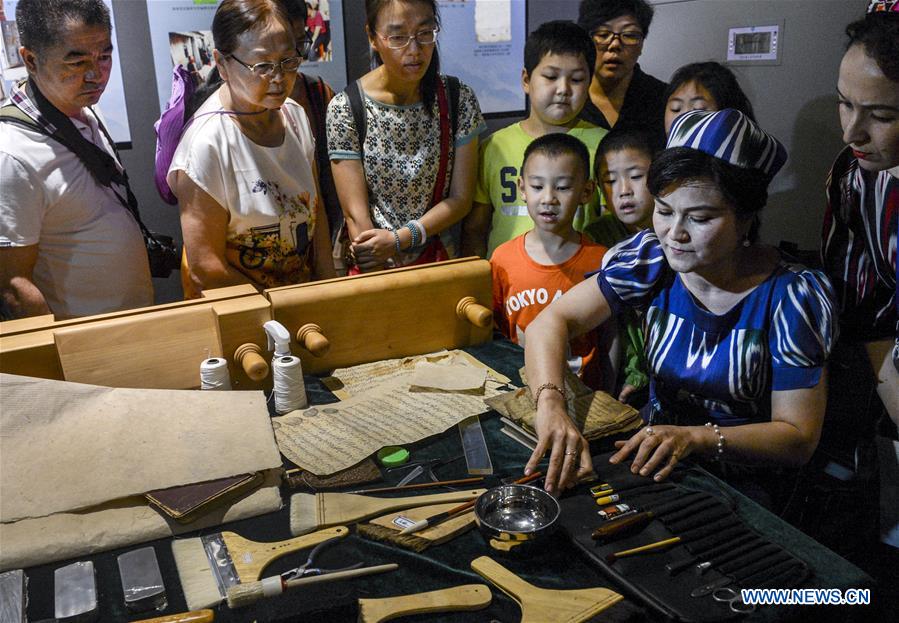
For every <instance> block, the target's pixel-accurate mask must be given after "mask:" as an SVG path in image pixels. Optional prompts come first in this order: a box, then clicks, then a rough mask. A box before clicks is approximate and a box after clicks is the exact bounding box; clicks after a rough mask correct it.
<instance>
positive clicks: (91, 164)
mask: <svg viewBox="0 0 899 623" xmlns="http://www.w3.org/2000/svg"><path fill="white" fill-rule="evenodd" d="M25 95H26V96H27V98H28V100H29V101H30V103H31V104H32V105H33V107H34V108H36V113H37V114H39V115H40V117H43V118H37V119H35V118H34V116H33V115H32V114H29V113H28V112H26V111H25V110H23V108H22V107H21V106H17V105H16V104H15V103H10V104H7V105H6V106H4V107H3V108H2V109H0V121H7V122H12V123H15V124H17V125H20V126H24V127H26V128H28V129H31V130H34V131H36V132H40V133H41V134H44V135H45V136H49V137H50V138H53V139H55V140H56V141H57V142H59V143H60V144H61V145H63V146H64V147H65V148H66V149H68V150H69V151H71V152H72V153H73V154H75V155H76V156H78V159H79V160H81V163H82V164H83V165H84V166H85V168H86V169H87V170H88V171H90V173H91V175H92V176H93V177H94V179H95V180H96V181H97V183H98V184H100V185H101V186H106V187H107V188H109V189H110V190H111V191H112V192H113V194H114V195H115V196H116V198H117V199H118V200H119V203H121V204H122V206H124V208H125V209H126V210H128V211H129V212H130V213H131V216H133V217H134V220H135V221H137V225H138V227H139V228H140V231H141V233H142V234H143V236H144V238H145V239H147V240H153V239H154V238H153V234H151V233H150V231H149V230H148V229H147V227H146V226H145V225H144V223H143V221H142V220H141V218H140V211H139V209H138V206H137V197H135V196H134V193H133V192H132V191H131V185H130V184H129V183H128V174H127V173H126V172H125V170H124V167H122V168H121V169H119V165H118V162H117V161H116V159H115V158H113V157H112V156H110V155H109V154H108V153H107V152H106V151H105V150H103V149H101V148H100V147H99V146H98V145H95V144H94V143H92V142H91V141H89V140H87V139H86V138H84V136H83V135H82V134H81V132H79V131H78V128H76V127H75V124H74V123H72V120H71V119H69V118H68V117H67V116H66V115H64V114H63V113H62V112H61V111H60V110H59V109H58V108H56V107H55V106H54V105H53V104H51V103H50V102H49V101H48V100H47V98H45V97H44V95H43V93H41V92H40V90H39V89H38V88H37V86H36V85H34V84H33V82H32V81H31V80H28V81H27V82H26V83H25ZM14 101H15V100H14ZM90 111H91V114H93V115H94V118H95V119H96V121H97V126H98V127H99V128H100V131H101V132H103V135H104V136H105V137H106V140H107V141H108V142H109V144H110V145H111V146H112V149H113V151H114V152H115V154H116V157H117V158H118V156H119V152H118V150H117V149H116V147H115V142H114V141H113V140H112V137H111V136H110V135H109V132H108V131H107V130H106V126H104V125H103V122H102V121H100V117H99V116H98V115H97V113H95V112H94V110H93V109H92V108H90ZM114 184H115V186H119V187H120V188H124V190H125V196H124V197H123V196H122V193H121V192H119V190H117V189H116V187H115V186H114Z"/></svg>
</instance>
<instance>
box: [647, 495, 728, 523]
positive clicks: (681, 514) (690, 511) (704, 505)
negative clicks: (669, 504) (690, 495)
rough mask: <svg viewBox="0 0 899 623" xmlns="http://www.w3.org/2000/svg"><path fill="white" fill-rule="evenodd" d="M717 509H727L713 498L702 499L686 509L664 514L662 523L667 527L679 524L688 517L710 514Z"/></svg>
mask: <svg viewBox="0 0 899 623" xmlns="http://www.w3.org/2000/svg"><path fill="white" fill-rule="evenodd" d="M715 508H726V507H724V506H722V504H721V502H719V501H718V500H715V499H712V498H700V499H698V500H696V501H695V502H693V503H692V504H691V505H690V506H687V507H685V508H681V509H677V510H672V511H669V512H666V513H664V514H663V519H662V521H663V522H664V523H665V525H668V524H672V523H677V522H679V521H681V520H683V519H686V518H687V517H692V516H693V515H696V514H697V513H703V512H710V511H711V510H714V509H715Z"/></svg>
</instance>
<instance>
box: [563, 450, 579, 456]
mask: <svg viewBox="0 0 899 623" xmlns="http://www.w3.org/2000/svg"><path fill="white" fill-rule="evenodd" d="M575 454H577V450H565V456H573V455H575Z"/></svg>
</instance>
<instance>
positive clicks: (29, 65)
mask: <svg viewBox="0 0 899 623" xmlns="http://www.w3.org/2000/svg"><path fill="white" fill-rule="evenodd" d="M16 22H17V26H18V29H19V39H20V41H21V43H22V47H21V48H20V52H19V53H20V54H21V56H22V59H23V60H24V62H25V67H26V69H27V70H28V79H27V80H26V81H25V82H23V83H22V84H20V85H18V86H17V87H16V88H15V89H14V90H13V93H12V97H11V101H10V103H9V106H8V107H7V108H6V110H5V111H4V113H5V114H6V115H9V116H13V115H16V119H15V120H13V119H8V118H7V119H5V120H4V123H0V293H2V297H3V298H2V305H3V307H4V314H5V315H6V316H7V317H9V316H12V317H24V316H34V315H40V314H48V313H51V312H52V313H53V314H55V315H56V317H57V319H62V318H69V317H72V316H85V315H91V314H99V313H104V312H111V311H117V310H121V309H127V308H132V307H143V306H146V305H152V303H153V285H152V282H151V280H150V270H149V266H148V261H147V251H146V247H145V244H144V239H143V236H142V235H141V231H140V228H139V226H138V223H137V221H136V220H135V218H134V216H132V214H131V212H130V211H129V209H128V207H127V206H126V205H123V204H124V203H125V202H124V200H122V199H121V198H123V197H126V196H128V191H127V188H126V187H125V186H124V180H123V177H122V176H123V174H124V169H123V168H122V165H121V163H120V162H119V161H118V157H117V155H116V153H115V150H114V148H113V144H112V140H111V139H110V137H109V135H108V134H107V133H106V130H105V128H104V127H103V125H102V123H101V121H100V118H99V117H98V116H97V113H96V110H95V109H94V108H92V107H93V106H94V105H95V104H96V103H97V101H98V100H99V99H100V96H101V95H102V94H103V91H104V89H105V88H106V83H107V81H108V80H109V73H110V70H111V68H112V40H111V38H110V35H111V30H112V29H111V23H110V18H109V11H108V10H107V9H106V6H105V5H104V4H103V2H102V0H20V2H19V4H18V7H17V9H16ZM51 135H52V136H51ZM76 150H77V151H76ZM79 154H80V155H79ZM88 157H90V159H91V162H92V165H91V169H90V170H89V169H88V166H87V165H86V164H85V162H86V161H87V160H83V158H85V159H86V158H88Z"/></svg>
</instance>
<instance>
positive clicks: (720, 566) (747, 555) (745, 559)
mask: <svg viewBox="0 0 899 623" xmlns="http://www.w3.org/2000/svg"><path fill="white" fill-rule="evenodd" d="M748 546H749V547H750V548H752V549H746V548H745V547H743V548H740V549H739V551H737V550H735V551H733V552H731V553H730V554H728V555H727V556H722V557H721V558H723V559H724V560H721V561H707V563H702V565H706V564H707V565H708V566H707V567H706V566H703V567H702V569H700V568H699V567H700V565H697V570H698V571H699V572H700V574H702V573H704V572H705V570H706V569H707V568H713V567H714V569H715V570H716V571H718V573H724V574H725V575H726V574H728V573H730V572H731V571H736V570H737V569H739V568H741V567H743V566H744V565H748V564H749V563H752V562H755V561H756V560H760V559H762V558H765V557H766V556H771V555H772V554H776V553H777V552H779V551H781V548H780V547H779V546H777V545H774V544H773V543H768V544H767V545H763V546H762V547H758V546H757V545H755V544H754V543H749V544H748ZM719 560H720V559H719Z"/></svg>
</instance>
